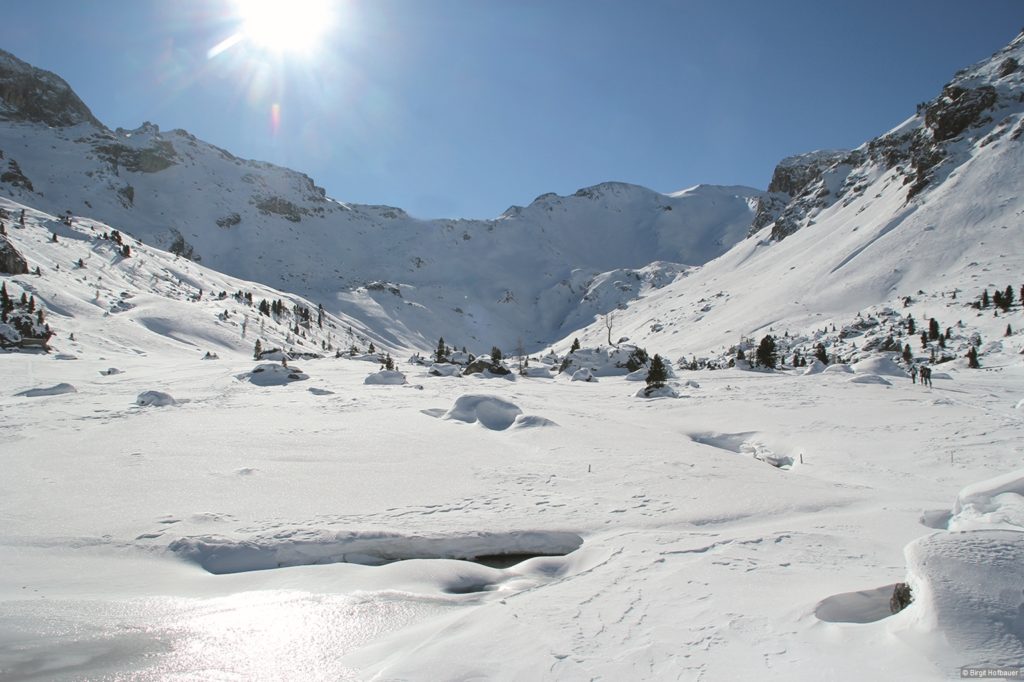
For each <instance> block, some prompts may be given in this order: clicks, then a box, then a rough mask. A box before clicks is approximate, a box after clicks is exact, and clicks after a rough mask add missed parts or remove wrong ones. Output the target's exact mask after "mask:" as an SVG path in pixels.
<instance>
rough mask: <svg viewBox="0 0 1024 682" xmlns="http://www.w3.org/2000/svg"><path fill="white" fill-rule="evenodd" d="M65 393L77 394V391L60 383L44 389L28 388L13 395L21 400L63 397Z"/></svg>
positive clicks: (68, 385) (69, 385)
mask: <svg viewBox="0 0 1024 682" xmlns="http://www.w3.org/2000/svg"><path fill="white" fill-rule="evenodd" d="M65 393H78V389H77V388H75V387H74V386H72V385H71V384H65V383H60V384H57V385H55V386H47V387H46V388H30V389H28V390H27V391H22V392H21V393H15V395H17V396H20V397H23V398H41V397H43V396H48V395H63V394H65Z"/></svg>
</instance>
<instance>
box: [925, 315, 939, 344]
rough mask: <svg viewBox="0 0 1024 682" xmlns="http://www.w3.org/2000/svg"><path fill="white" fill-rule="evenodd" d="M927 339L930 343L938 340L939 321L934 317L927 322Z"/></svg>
mask: <svg viewBox="0 0 1024 682" xmlns="http://www.w3.org/2000/svg"><path fill="white" fill-rule="evenodd" d="M928 338H929V339H930V340H932V341H935V340H936V339H938V338H939V321H938V320H936V319H935V318H934V317H933V318H932V319H930V320H928Z"/></svg>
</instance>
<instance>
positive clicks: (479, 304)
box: [0, 54, 761, 348]
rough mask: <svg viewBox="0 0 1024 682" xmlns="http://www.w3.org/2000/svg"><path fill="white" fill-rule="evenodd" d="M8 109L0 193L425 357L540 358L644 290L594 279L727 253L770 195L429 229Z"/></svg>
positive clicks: (572, 204)
mask: <svg viewBox="0 0 1024 682" xmlns="http://www.w3.org/2000/svg"><path fill="white" fill-rule="evenodd" d="M3 57H4V59H3V62H2V64H3V65H4V67H5V69H6V71H3V72H0V77H2V75H3V73H7V74H8V76H7V77H8V80H12V81H14V80H16V81H18V82H32V83H34V86H33V87H34V91H35V92H37V93H39V92H41V93H43V95H42V96H44V98H45V99H47V100H53V101H63V99H62V97H63V98H65V99H66V98H67V97H69V96H73V93H71V92H70V88H68V87H67V84H66V83H63V81H60V80H59V79H58V78H56V77H55V76H53V75H52V74H47V73H46V72H39V71H38V70H36V69H33V67H31V66H29V65H28V64H24V63H23V62H18V61H17V60H16V59H15V58H14V57H12V56H10V55H6V54H4V55H3ZM11 74H13V75H11ZM23 89H24V88H23ZM7 92H8V90H0V96H6V95H5V93H7ZM68 93H70V95H68ZM75 99H76V100H77V98H75ZM4 102H5V104H4V109H3V110H0V152H2V158H0V164H3V169H2V170H3V172H2V173H0V192H3V193H6V194H7V195H8V196H11V197H12V198H14V199H15V200H17V201H19V202H21V203H24V204H27V205H30V206H33V207H36V208H39V209H41V210H44V211H46V212H48V213H51V214H55V215H60V214H64V213H65V212H70V213H71V214H73V215H76V216H85V217H88V218H91V219H96V220H101V221H103V222H105V223H108V224H110V225H114V226H117V227H118V228H119V229H121V230H122V231H124V232H126V233H128V234H130V235H132V236H134V237H137V238H139V239H141V240H142V241H144V242H145V243H147V244H151V245H155V246H160V247H163V248H167V249H171V250H174V251H176V252H179V253H182V254H186V255H190V256H191V257H192V258H193V259H196V260H200V259H201V262H202V263H203V264H205V265H208V266H210V267H213V268H215V269H217V270H220V271H222V272H224V273H226V274H230V275H232V276H235V277H240V278H243V279H246V280H252V281H259V282H262V283H265V284H267V285H270V286H274V287H277V288H280V289H283V290H288V291H294V292H297V293H299V294H301V295H303V296H305V297H307V298H309V299H310V300H313V301H316V302H318V303H322V304H323V305H324V306H325V307H326V308H327V309H328V310H329V311H331V312H339V313H346V314H349V315H351V316H353V317H355V318H357V319H361V320H363V321H364V322H366V323H367V324H370V325H372V326H374V327H375V328H377V329H378V330H379V331H380V332H381V334H383V335H385V336H386V337H387V339H388V342H389V343H390V344H391V345H394V346H423V345H424V344H426V345H427V346H428V347H429V346H430V345H432V344H433V343H434V342H436V340H437V338H438V336H442V335H443V336H444V337H445V338H446V339H451V340H453V341H454V342H456V343H458V344H460V345H462V344H469V345H474V346H475V345H479V346H482V347H483V348H489V347H490V345H491V344H498V345H501V346H504V347H512V346H513V345H515V343H516V341H517V339H520V338H521V339H522V340H523V341H524V343H525V344H527V346H528V347H530V348H537V347H540V346H543V345H544V344H546V343H548V342H550V341H551V340H554V339H557V338H560V337H561V336H563V335H564V334H566V333H567V332H568V331H571V329H572V328H573V327H574V326H575V325H577V324H579V321H580V320H582V322H588V321H590V320H592V319H593V318H594V316H595V315H596V314H599V313H603V312H607V310H608V309H610V308H614V307H615V306H616V305H618V304H620V303H624V302H626V301H628V300H631V299H633V298H635V297H636V296H637V295H638V294H639V292H640V289H639V287H637V286H632V287H631V288H628V289H627V288H624V287H621V288H620V289H619V294H618V295H617V296H615V297H600V300H601V302H602V304H601V305H597V304H596V303H595V302H594V301H595V299H594V298H593V297H588V292H589V288H590V286H591V284H592V283H593V281H594V278H595V277H597V276H598V275H600V274H601V273H604V272H608V271H612V270H619V271H621V273H620V277H619V279H621V278H625V279H624V280H623V281H625V280H629V279H635V276H634V275H633V274H632V273H629V272H626V271H631V270H636V269H640V268H648V266H649V265H650V264H651V263H653V262H656V261H660V262H666V263H674V264H684V265H690V266H692V265H699V264H701V263H704V262H706V261H707V260H710V259H711V258H714V257H716V256H719V255H721V254H722V253H724V252H725V251H726V250H728V248H729V247H731V246H732V245H733V244H734V243H736V242H737V241H739V240H740V239H741V238H742V237H743V235H744V234H745V233H746V231H747V230H748V228H749V226H750V221H751V219H752V218H753V215H754V209H755V207H756V204H757V201H758V199H759V197H760V195H761V192H759V191H757V190H754V189H751V188H748V187H714V186H698V187H694V188H691V189H688V190H684V191H682V192H678V193H675V194H672V195H665V194H660V193H658V192H654V191H651V190H648V189H645V188H643V187H638V186H635V185H628V184H624V183H605V184H601V185H597V186H595V187H590V188H586V189H581V190H580V191H578V192H576V193H575V194H573V195H571V196H557V195H555V194H546V195H543V196H541V197H538V198H537V199H536V200H534V201H533V202H532V203H531V204H530V205H528V206H525V207H519V206H513V207H511V208H509V209H508V210H507V211H506V212H505V213H504V214H503V215H502V216H500V217H499V218H497V219H495V220H420V219H417V218H413V217H411V216H409V215H407V214H406V213H405V212H404V211H402V210H401V209H398V208H392V207H388V206H364V205H358V204H346V203H341V202H338V201H335V200H332V199H330V198H328V197H327V196H326V193H325V191H324V190H323V189H321V188H319V187H317V186H316V185H315V184H314V182H313V181H312V180H311V179H310V178H309V177H307V176H305V175H303V174H301V173H298V172H295V171H292V170H288V169H285V168H280V167H276V166H273V165H270V164H266V163H260V162H256V161H248V160H244V159H239V158H237V157H235V156H233V155H232V154H230V153H229V152H227V151H225V150H223V149H219V148H217V147H214V146H213V145H210V144H207V143H205V142H203V141H201V140H198V139H196V138H195V137H194V136H192V135H190V134H189V133H187V132H185V131H183V130H174V131H171V132H161V131H160V130H159V129H158V128H157V127H156V126H154V125H152V124H144V125H143V126H141V127H140V128H138V129H137V130H120V129H119V130H116V131H111V130H108V129H107V128H105V127H103V126H102V125H101V124H99V123H98V122H96V121H95V120H94V119H92V117H91V114H90V115H88V116H85V114H82V113H81V112H78V110H77V109H73V111H72V110H70V109H69V111H68V112H60V111H58V112H56V113H54V112H50V113H49V114H48V115H47V116H46V117H42V118H40V117H39V116H29V115H26V114H25V108H26V105H25V103H24V100H23V99H22V98H14V97H10V98H7V99H5V100H4ZM82 106H83V107H84V105H82ZM86 111H87V110H86ZM4 112H7V113H6V115H5V113H4ZM75 112H78V113H75ZM648 269H649V268H648ZM677 270H678V268H677V267H675V266H667V269H663V270H661V271H660V273H661V274H659V275H658V276H657V279H659V280H663V279H665V277H664V275H665V274H666V273H669V274H670V273H673V272H676V271H677ZM638 275H639V277H640V278H641V279H643V278H644V277H646V274H645V273H638ZM374 283H377V286H368V285H373V284H374ZM389 292H395V293H389ZM570 318H571V321H570Z"/></svg>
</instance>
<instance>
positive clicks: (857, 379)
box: [846, 374, 892, 386]
mask: <svg viewBox="0 0 1024 682" xmlns="http://www.w3.org/2000/svg"><path fill="white" fill-rule="evenodd" d="M846 383H848V384H878V385H879V386H892V382H890V381H889V380H888V379H886V378H885V377H880V376H878V375H877V374H858V375H856V376H853V377H850V378H849V379H847V381H846Z"/></svg>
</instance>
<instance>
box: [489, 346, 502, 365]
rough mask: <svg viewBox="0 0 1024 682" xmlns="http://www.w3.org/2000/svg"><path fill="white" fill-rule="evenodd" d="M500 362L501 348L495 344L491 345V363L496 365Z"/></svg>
mask: <svg viewBox="0 0 1024 682" xmlns="http://www.w3.org/2000/svg"><path fill="white" fill-rule="evenodd" d="M500 364H501V349H500V348H498V347H497V346H492V347H491V365H493V366H494V367H497V366H498V365H500Z"/></svg>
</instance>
